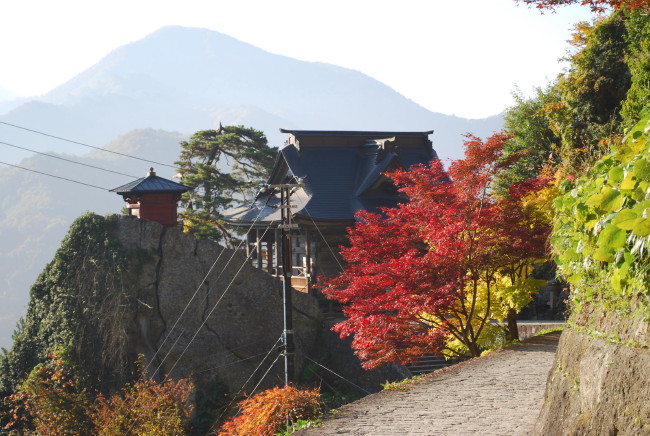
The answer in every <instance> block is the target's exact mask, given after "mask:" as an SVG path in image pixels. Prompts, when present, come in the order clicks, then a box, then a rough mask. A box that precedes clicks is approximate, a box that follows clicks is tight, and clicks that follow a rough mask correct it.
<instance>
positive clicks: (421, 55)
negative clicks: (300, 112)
mask: <svg viewBox="0 0 650 436" xmlns="http://www.w3.org/2000/svg"><path fill="white" fill-rule="evenodd" d="M591 18H592V16H591V14H590V13H589V11H588V9H587V8H585V7H581V6H570V7H565V8H562V9H560V10H559V11H558V12H557V13H546V14H544V15H542V14H540V13H539V11H537V10H535V9H531V8H529V7H528V6H525V5H518V4H517V3H516V2H515V1H514V0H455V1H454V0H447V1H441V0H401V1H399V2H397V1H395V0H390V1H384V0H345V1H342V0H328V1H326V2H323V1H316V0H311V1H310V0H274V1H269V0H233V1H231V0H183V1H182V2H181V1H179V0H110V1H106V0H57V1H52V0H23V1H9V0H6V1H4V2H3V4H2V6H0V41H2V42H0V62H1V63H0V65H1V68H0V88H3V89H5V90H8V91H11V92H12V93H14V94H16V95H18V96H22V97H34V96H38V95H40V94H44V93H46V92H47V91H49V90H51V89H53V88H54V87H56V86H57V85H60V84H62V83H65V82H66V81H67V80H69V79H71V78H72V77H74V76H75V75H77V74H79V73H81V72H82V71H83V70H85V69H86V68H89V67H90V66H92V65H93V64H95V63H96V62H98V61H99V60H100V59H101V58H102V57H104V56H105V55H107V54H108V53H109V52H110V51H111V50H113V49H115V48H118V47H120V46H122V45H125V44H128V43H130V42H134V41H137V40H139V39H141V38H143V37H145V36H146V35H148V34H150V33H152V32H154V31H155V30H157V29H159V28H160V27H163V26H166V25H182V26H188V27H201V28H207V29H211V30H216V31H219V32H221V33H225V34H227V35H230V36H232V37H234V38H237V39H239V40H241V41H244V42H247V43H250V44H253V45H255V46H257V47H260V48H262V49H264V50H266V51H269V52H272V53H277V54H281V55H285V56H290V57H293V58H296V59H300V60H307V61H318V62H326V63H331V64H335V65H339V66H342V67H346V68H351V69H354V70H358V71H361V72H363V73H365V74H367V75H369V76H371V77H373V78H375V79H377V80H379V81H381V82H383V83H385V84H386V85H388V86H390V87H392V88H393V89H395V90H396V91H398V92H399V93H401V94H403V95H404V96H406V97H408V98H409V99H411V100H413V101H415V102H416V103H418V104H420V105H422V106H424V107H426V108H427V109H429V110H431V111H434V112H440V113H444V114H450V115H452V114H453V115H457V116H461V117H465V118H483V117H487V116H490V115H495V114H498V113H500V112H502V111H503V110H505V109H506V108H507V107H508V106H509V105H511V104H512V102H513V98H512V93H513V92H514V91H515V90H516V89H520V90H521V91H522V92H523V93H524V94H525V95H530V94H531V93H532V90H533V88H534V87H535V86H544V85H545V84H546V83H548V82H549V81H551V80H553V78H554V77H555V76H556V75H557V74H558V73H560V72H561V71H562V69H563V68H564V67H565V65H564V63H562V62H560V61H559V59H560V58H561V57H562V56H564V55H565V53H566V49H567V47H568V44H567V42H566V41H567V39H569V37H570V34H571V29H572V27H573V24H575V23H576V22H578V21H581V20H590V19H591Z"/></svg>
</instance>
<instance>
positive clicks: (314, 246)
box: [225, 129, 437, 292]
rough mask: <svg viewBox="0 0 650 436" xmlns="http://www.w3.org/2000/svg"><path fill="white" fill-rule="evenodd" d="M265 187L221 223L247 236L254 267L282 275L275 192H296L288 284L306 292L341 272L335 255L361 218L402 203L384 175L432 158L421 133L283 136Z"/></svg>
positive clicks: (290, 132)
mask: <svg viewBox="0 0 650 436" xmlns="http://www.w3.org/2000/svg"><path fill="white" fill-rule="evenodd" d="M281 131H282V132H283V133H287V134H288V139H287V140H286V142H285V144H284V147H283V148H281V149H280V151H279V152H278V157H277V159H276V163H275V167H274V169H273V171H272V173H271V176H270V177H269V180H268V183H267V184H266V185H265V187H263V188H262V189H261V190H260V192H259V193H258V195H257V197H256V198H255V200H254V201H252V202H251V203H249V204H247V205H244V206H242V207H239V208H236V209H232V210H230V211H228V212H227V213H226V214H225V220H226V222H227V223H229V224H231V225H234V226H240V227H243V228H246V229H247V230H248V233H247V254H248V255H250V256H251V258H252V261H253V263H254V265H256V266H257V267H258V268H261V269H264V270H265V271H268V272H269V273H270V274H272V275H275V276H281V275H282V267H283V266H282V262H281V259H282V253H281V249H280V247H279V245H280V244H278V243H276V241H279V240H280V230H279V225H280V224H281V223H280V221H281V210H280V208H279V205H280V203H281V201H282V200H281V198H280V195H281V194H280V189H279V188H278V185H280V184H292V185H296V187H295V188H294V189H292V192H291V195H290V203H291V209H290V213H291V219H292V221H293V223H295V224H298V230H295V231H294V232H293V234H292V237H291V246H292V247H291V265H288V266H287V267H288V268H290V269H291V284H292V286H293V288H294V289H296V290H298V291H302V292H312V285H313V284H314V282H315V280H316V278H317V277H318V276H320V275H326V276H329V275H334V274H338V273H340V272H341V270H342V265H343V262H342V260H341V258H340V255H339V253H338V247H339V246H340V245H345V244H347V238H346V235H347V228H348V227H349V226H351V225H353V224H354V222H355V214H356V212H357V211H359V210H362V209H363V210H369V211H379V208H380V207H395V206H396V205H397V204H398V203H399V202H400V201H403V200H404V198H403V197H402V196H401V195H400V193H399V192H398V191H397V189H396V188H395V186H394V185H393V184H392V183H391V181H390V180H389V179H388V178H387V177H386V176H384V175H383V173H384V172H386V171H390V170H393V169H397V168H408V167H410V166H411V165H414V164H424V163H428V162H430V161H431V160H432V159H434V158H436V157H437V156H436V153H435V152H434V150H433V147H432V143H431V141H430V140H429V135H430V134H432V133H433V131H425V132H361V131H313V130H284V129H281Z"/></svg>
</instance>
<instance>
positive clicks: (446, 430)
mask: <svg viewBox="0 0 650 436" xmlns="http://www.w3.org/2000/svg"><path fill="white" fill-rule="evenodd" d="M559 337H560V333H559V332H555V333H550V334H547V335H544V336H537V337H533V338H531V339H528V340H527V341H524V342H523V343H521V344H519V345H517V346H515V347H512V348H509V349H505V350H500V351H498V352H493V353H490V354H488V355H486V356H483V357H479V358H477V359H472V360H470V361H467V362H464V363H461V364H458V365H454V366H451V367H448V368H445V369H443V370H441V371H437V372H435V373H433V374H428V375H426V376H423V377H421V378H420V379H418V380H416V381H414V382H413V383H412V384H410V385H409V386H408V387H407V388H406V390H392V391H382V392H379V393H377V394H374V395H369V396H367V397H365V398H362V399H361V400H359V401H356V402H354V403H350V404H347V405H345V406H343V407H341V408H340V409H339V411H340V412H339V413H336V414H334V415H333V416H329V417H327V418H326V419H325V421H324V424H323V426H322V427H320V428H315V429H310V430H303V431H300V432H297V433H294V434H295V435H300V436H323V435H376V436H382V435H387V436H401V435H451V436H471V435H482V436H483V435H484V436H492V435H507V436H515V435H526V434H528V433H529V432H530V431H531V430H532V428H533V425H534V422H535V419H536V418H537V415H538V413H539V411H540V409H541V406H542V403H543V401H544V389H545V385H546V378H547V375H548V372H549V370H550V369H551V365H552V363H553V358H554V356H555V350H556V348H557V343H558V340H559Z"/></svg>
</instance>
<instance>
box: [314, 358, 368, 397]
mask: <svg viewBox="0 0 650 436" xmlns="http://www.w3.org/2000/svg"><path fill="white" fill-rule="evenodd" d="M305 359H307V360H309V361H311V362H313V363H315V364H316V365H318V366H320V367H321V368H323V369H325V370H327V371H329V372H331V373H332V374H334V375H335V376H337V377H339V378H340V379H342V380H345V381H346V382H348V383H350V384H351V385H352V386H354V387H355V388H357V389H360V390H362V391H363V392H365V393H366V394H368V395H370V394H371V392H369V391H367V390H365V389H364V388H362V387H361V386H359V385H358V384H356V383H354V382H353V381H351V380H348V379H347V378H345V377H343V376H342V375H341V374H337V373H336V372H334V371H332V370H331V369H329V368H328V367H326V366H324V365H321V364H320V363H318V362H316V361H315V360H314V359H312V358H310V357H309V356H305Z"/></svg>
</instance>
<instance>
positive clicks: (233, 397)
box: [212, 336, 282, 425]
mask: <svg viewBox="0 0 650 436" xmlns="http://www.w3.org/2000/svg"><path fill="white" fill-rule="evenodd" d="M281 340H282V336H280V337H279V338H278V340H277V341H275V344H273V346H272V347H271V349H270V350H269V352H268V353H266V356H264V358H263V359H262V360H261V361H260V363H259V364H258V365H257V368H255V369H254V370H253V372H252V373H251V375H250V376H249V377H248V378H247V379H246V381H245V382H244V384H243V385H242V386H241V388H239V390H238V391H237V393H236V394H235V395H233V396H232V399H231V400H230V403H228V405H227V406H226V407H225V408H224V409H223V410H222V412H221V415H219V417H218V418H217V419H216V420H215V421H214V422H213V423H212V425H214V424H216V423H217V422H219V421H220V420H221V418H223V415H224V414H225V413H226V412H227V411H228V409H230V406H232V403H234V402H235V399H236V398H237V397H239V395H240V394H241V392H242V391H243V390H244V388H245V387H246V385H247V384H248V382H249V381H251V379H252V378H253V376H254V375H255V373H256V372H257V370H258V369H260V367H261V366H262V364H263V363H264V362H265V361H266V359H267V358H268V357H269V356H270V355H271V352H273V350H274V349H275V347H277V345H278V344H279V343H280V341H281ZM279 358H280V355H279V354H278V355H277V356H276V357H275V360H274V361H273V363H271V366H269V370H270V369H271V368H273V365H275V363H276V362H277V361H278V359H279ZM266 374H268V370H267V371H266V373H264V376H262V379H261V380H264V377H266ZM255 388H256V389H257V386H256V387H255ZM239 411H241V408H240V409H239V410H238V411H237V413H239Z"/></svg>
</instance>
